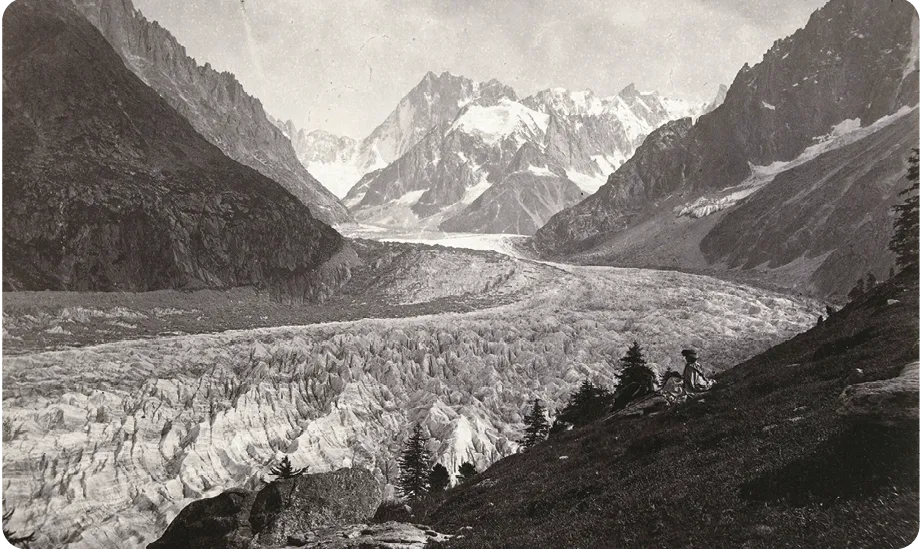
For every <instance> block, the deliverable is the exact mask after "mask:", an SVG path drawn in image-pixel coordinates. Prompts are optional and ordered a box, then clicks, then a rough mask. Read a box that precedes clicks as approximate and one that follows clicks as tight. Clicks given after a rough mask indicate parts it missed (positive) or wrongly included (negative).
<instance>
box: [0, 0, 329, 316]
mask: <svg viewBox="0 0 922 550" xmlns="http://www.w3.org/2000/svg"><path fill="white" fill-rule="evenodd" d="M4 26H5V27H4V30H5V32H4V34H3V55H4V66H3V79H4V96H3V137H4V147H3V180H4V185H3V215H4V224H3V254H4V258H3V259H4V271H3V284H4V288H5V289H32V290H39V289H51V290H153V289H162V288H200V287H210V288H224V287H232V286H241V285H258V286H263V287H279V288H284V290H285V292H286V293H287V294H289V295H292V296H295V297H297V298H314V297H317V294H318V292H320V291H321V287H319V286H318V284H319V283H323V281H322V280H320V279H321V277H318V273H317V271H316V270H317V269H318V268H320V267H321V266H322V264H324V262H326V261H327V260H329V259H330V258H331V257H333V256H334V254H336V253H337V252H338V251H340V250H341V249H342V248H343V243H344V241H343V239H342V237H340V235H339V234H338V233H336V231H334V230H333V229H331V228H330V227H328V226H327V225H325V224H323V223H322V222H320V221H318V220H316V219H315V218H313V216H312V215H311V213H310V211H309V210H308V208H307V207H306V206H304V205H303V204H301V203H300V202H298V201H297V200H296V199H295V197H293V196H292V195H291V194H290V193H289V192H288V191H286V190H285V189H283V188H282V187H281V186H280V185H279V184H277V183H275V182H274V181H272V180H270V179H268V178H266V177H265V176H263V175H261V174H259V173H258V172H256V171H255V170H252V169H250V168H247V167H246V166H243V165H241V164H239V163H237V162H235V161H233V160H231V159H229V158H227V157H226V156H224V154H223V153H222V152H221V151H220V150H219V149H218V148H217V147H215V146H213V145H211V144H209V143H208V142H207V141H205V140H204V139H203V138H202V137H201V136H200V135H199V134H198V133H196V131H195V129H194V128H192V126H191V125H190V124H189V122H188V121H186V120H185V119H184V118H183V117H181V116H179V114H177V112H176V111H175V110H173V108H172V107H170V106H169V105H168V104H167V102H166V101H165V100H163V99H162V98H161V97H160V96H158V95H157V94H156V93H155V92H154V91H153V90H151V89H150V88H148V87H147V86H145V85H144V83H143V82H141V80H139V79H138V78H137V77H136V76H135V75H134V74H132V73H131V71H129V70H128V69H126V68H125V65H124V63H123V62H122V59H121V58H120V57H119V56H118V55H117V54H116V52H115V51H114V50H113V49H112V46H111V45H110V44H109V43H108V42H107V41H106V40H105V39H104V38H103V36H102V35H101V34H100V33H99V31H98V30H97V29H96V28H94V27H93V26H92V25H91V24H90V23H89V22H88V21H87V20H86V19H85V18H84V17H83V16H82V15H80V13H78V12H77V10H76V9H75V8H74V7H73V5H72V4H70V3H67V2H63V1H57V0H22V1H20V2H16V3H15V4H12V5H11V6H10V7H9V8H8V9H7V11H6V12H5V16H4ZM334 271H335V273H333V274H332V276H334V278H341V277H344V276H345V273H343V272H342V270H340V269H336V270H334Z"/></svg>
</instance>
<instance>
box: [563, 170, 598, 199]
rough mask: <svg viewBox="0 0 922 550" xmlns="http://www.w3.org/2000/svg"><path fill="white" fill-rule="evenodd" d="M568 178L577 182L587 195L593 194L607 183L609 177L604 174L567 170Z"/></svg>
mask: <svg viewBox="0 0 922 550" xmlns="http://www.w3.org/2000/svg"><path fill="white" fill-rule="evenodd" d="M567 178H568V179H569V180H570V181H572V182H573V183H575V184H576V186H577V187H579V188H580V189H581V190H582V191H583V192H585V193H586V194H587V195H592V194H594V193H595V192H596V191H598V190H599V188H600V187H602V186H603V185H605V182H606V181H607V178H605V177H602V176H588V175H586V174H582V173H580V172H577V171H575V170H567Z"/></svg>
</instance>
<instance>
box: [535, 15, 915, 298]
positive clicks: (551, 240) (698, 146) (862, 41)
mask: <svg viewBox="0 0 922 550" xmlns="http://www.w3.org/2000/svg"><path fill="white" fill-rule="evenodd" d="M917 36H918V18H917V16H916V14H915V10H914V9H913V8H912V6H911V5H910V4H909V3H908V2H905V1H896V2H891V3H887V4H884V5H878V4H876V3H872V2H867V1H864V0H832V1H830V2H829V3H828V4H826V5H825V6H824V7H823V8H821V9H820V10H818V11H816V12H815V13H814V14H813V15H812V16H811V17H810V20H809V21H808V23H807V25H806V26H805V27H804V28H803V29H801V30H798V31H797V32H795V33H794V34H793V35H791V36H790V37H788V38H785V39H783V40H778V41H777V42H776V43H775V44H774V45H773V46H772V48H771V49H770V50H769V51H768V52H767V53H766V54H765V56H764V57H763V59H762V61H761V62H760V63H758V64H757V65H755V66H754V67H749V66H748V65H746V66H744V67H743V68H742V69H741V70H740V72H739V73H738V74H737V76H736V79H735V80H734V82H733V84H732V85H731V86H730V89H729V90H728V92H727V96H726V100H725V101H724V103H723V104H722V105H721V106H720V107H718V108H717V109H715V110H714V111H713V112H711V113H709V114H706V115H704V116H702V117H700V118H699V119H698V120H697V122H696V123H693V121H692V120H680V121H675V122H672V123H669V124H667V125H665V126H663V127H662V128H660V129H658V130H657V131H656V132H654V133H652V134H651V135H650V136H648V138H647V140H646V141H645V142H644V144H643V145H642V146H641V147H640V148H639V149H638V151H637V152H636V154H635V155H634V157H633V158H631V159H630V160H629V161H628V162H626V163H625V164H624V165H623V166H622V167H621V168H619V169H618V171H616V172H615V173H614V174H612V175H611V176H610V177H609V179H608V182H607V183H606V184H605V185H604V186H603V187H602V188H601V189H599V191H598V192H597V193H595V194H594V195H593V196H591V197H589V198H588V199H586V200H584V201H583V202H581V203H580V204H578V205H577V206H575V207H573V208H570V209H567V210H565V211H563V212H561V213H559V214H558V215H556V216H555V217H554V218H552V219H551V220H550V221H549V222H548V223H547V225H546V226H544V227H542V228H541V229H540V230H539V231H538V232H537V233H536V235H535V239H534V245H535V246H536V248H537V249H538V250H539V251H541V252H542V253H543V254H544V255H546V256H548V257H555V256H561V255H566V253H568V252H569V251H573V250H582V251H593V250H595V249H596V248H597V247H599V246H600V245H603V244H604V243H605V242H606V240H607V239H609V238H612V237H613V236H615V235H616V234H617V233H619V232H623V231H624V230H625V229H630V228H632V227H636V226H638V225H639V224H642V223H643V222H644V221H646V220H648V219H650V218H651V217H652V216H655V215H656V214H657V213H660V212H662V211H665V210H672V209H673V208H675V207H677V206H679V207H681V206H682V204H683V203H684V204H690V203H692V202H694V201H695V200H697V199H700V198H703V197H709V196H711V195H714V194H717V195H722V194H729V193H730V192H731V190H733V189H734V187H735V186H739V185H741V184H745V183H746V182H747V180H749V179H751V178H753V177H755V176H758V170H759V168H760V167H769V166H771V165H773V164H774V163H778V162H789V161H793V160H795V159H796V158H797V157H798V156H800V155H802V154H803V153H804V152H805V150H806V149H807V148H808V147H810V146H813V145H815V142H816V140H817V138H821V137H822V136H827V135H829V134H830V133H835V132H836V131H837V129H841V128H842V126H843V125H846V126H847V125H852V124H855V123H857V124H860V125H861V126H869V125H871V124H872V123H874V122H875V121H877V120H879V119H881V118H882V117H885V116H887V115H891V114H893V113H896V112H898V111H899V110H900V109H901V108H904V107H908V106H913V105H916V104H917V103H918V75H919V72H918V39H917ZM911 131H912V130H911ZM914 131H915V132H917V130H914ZM909 135H911V134H909ZM767 194H768V193H766V194H763V197H764V196H765V195H767ZM749 199H750V202H751V203H752V204H753V205H754V206H755V205H756V199H757V197H750V198H749ZM770 204H771V206H766V208H774V209H779V208H782V207H783V206H784V203H783V202H777V201H776V202H773V203H770ZM877 204H879V201H875V203H874V206H873V208H874V209H875V212H876V213H879V212H882V211H883V210H881V209H877ZM850 207H851V208H852V209H854V210H855V219H856V224H857V222H858V220H861V219H862V218H863V216H864V215H865V214H867V212H864V211H863V210H862V209H863V208H864V205H863V204H852V205H851V206H850ZM773 215H775V216H780V215H782V211H779V210H775V211H774V214H773ZM875 215H877V214H875ZM823 227H824V228H825V229H831V226H829V225H824V226H823ZM733 232H734V230H733V229H728V231H727V234H732V233H733ZM784 237H785V240H788V237H790V234H786V235H784ZM814 237H815V235H814V236H812V237H810V238H809V239H804V241H805V243H797V242H792V246H794V247H798V246H800V247H801V248H800V249H799V250H798V252H802V253H807V252H809V251H810V249H811V247H812V246H813V245H814V243H813V242H811V241H812V239H813V238H814ZM795 241H796V239H795ZM694 244H695V243H694V242H692V243H691V246H692V247H693V246H694ZM838 244H839V245H842V244H844V242H843V241H839V243H838ZM737 246H738V247H739V248H752V247H753V243H752V242H750V241H749V240H746V239H745V237H744V238H740V239H739V240H738V244H737ZM721 256H722V254H714V253H713V250H712V251H711V252H710V253H709V258H708V259H709V261H710V262H716V261H717V259H718V258H719V257H721ZM780 259H781V258H772V262H773V263H777V262H779V261H780ZM660 261H663V260H662V259H660ZM651 265H655V263H651ZM822 290H824V291H829V290H830V288H829V287H828V286H827V287H825V288H823V289H822ZM835 290H838V289H835Z"/></svg>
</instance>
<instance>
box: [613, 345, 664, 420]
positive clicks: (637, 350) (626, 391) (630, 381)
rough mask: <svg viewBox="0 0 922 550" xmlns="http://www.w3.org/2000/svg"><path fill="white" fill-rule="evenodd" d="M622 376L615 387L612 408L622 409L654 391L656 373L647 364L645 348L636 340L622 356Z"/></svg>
mask: <svg viewBox="0 0 922 550" xmlns="http://www.w3.org/2000/svg"><path fill="white" fill-rule="evenodd" d="M621 365H622V369H621V377H620V379H619V380H618V387H617V388H616V389H615V395H614V399H613V400H612V409H613V410H616V411H617V410H621V409H623V408H624V407H626V406H627V405H628V403H630V402H631V401H633V400H635V399H637V398H638V397H642V396H644V395H648V394H650V393H653V391H654V383H655V381H656V373H655V372H653V369H651V368H650V367H649V366H648V365H647V360H646V359H644V356H643V348H641V347H640V344H638V343H637V341H636V340H635V341H634V343H633V344H631V347H629V348H628V350H627V354H625V356H624V357H622V358H621Z"/></svg>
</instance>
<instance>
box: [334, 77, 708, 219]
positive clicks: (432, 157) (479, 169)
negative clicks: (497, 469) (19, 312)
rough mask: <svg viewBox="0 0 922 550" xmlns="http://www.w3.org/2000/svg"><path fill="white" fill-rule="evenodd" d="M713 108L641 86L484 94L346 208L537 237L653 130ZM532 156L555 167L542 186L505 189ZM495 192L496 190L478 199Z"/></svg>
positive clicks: (371, 180) (359, 214)
mask: <svg viewBox="0 0 922 550" xmlns="http://www.w3.org/2000/svg"><path fill="white" fill-rule="evenodd" d="M510 95H511V94H510ZM704 107H705V106H704V105H701V106H700V107H694V106H689V105H688V104H685V103H683V102H677V101H671V100H667V99H665V98H662V97H660V96H659V95H657V94H655V93H641V92H638V91H637V90H636V89H635V88H634V86H633V85H632V86H628V87H627V88H625V89H624V90H622V92H621V93H620V94H619V95H618V96H614V97H612V98H603V99H600V98H597V97H596V96H595V95H594V94H592V92H589V91H584V92H570V91H567V90H564V89H559V88H558V89H553V90H546V91H544V92H540V93H538V94H536V95H535V96H532V97H530V98H527V99H524V100H522V101H516V100H515V97H514V95H511V97H509V96H504V97H501V98H499V99H498V100H497V101H493V100H492V99H490V100H485V99H484V98H480V99H477V100H475V101H472V102H471V103H469V104H468V105H466V106H465V107H464V108H463V109H461V110H460V112H459V113H458V116H457V117H456V118H455V119H454V120H452V121H451V123H450V124H447V123H446V124H442V125H439V126H437V127H435V128H433V129H432V130H431V131H430V132H429V133H428V134H426V136H425V137H424V138H423V139H422V140H421V141H420V142H419V143H417V144H416V145H415V146H414V147H412V148H411V149H410V150H409V151H408V152H407V153H406V154H404V155H403V156H401V157H400V158H399V159H397V160H396V161H394V162H393V163H391V164H390V165H388V166H386V167H385V168H383V169H381V170H377V171H374V172H371V173H369V174H366V175H365V176H364V177H363V178H362V179H361V180H360V181H359V182H358V183H357V184H356V185H355V187H353V188H352V189H351V190H350V191H349V194H348V195H347V196H346V198H345V203H346V204H347V205H348V206H349V208H350V210H351V211H352V212H353V213H354V214H355V216H356V218H357V219H359V220H361V221H364V222H367V223H372V224H377V225H391V226H395V225H396V226H422V227H428V228H433V229H434V228H436V227H438V228H441V229H444V230H450V231H474V232H489V231H495V230H497V228H502V227H504V228H506V231H526V232H527V233H529V234H530V233H532V232H534V230H535V228H536V227H538V226H540V225H542V224H543V223H544V222H545V221H546V220H547V219H548V218H549V216H551V215H553V214H554V213H556V212H557V211H559V210H560V209H561V208H565V207H567V206H571V205H572V204H575V202H576V200H578V199H579V198H581V196H583V194H585V193H589V192H592V191H595V190H596V189H597V188H598V186H599V181H600V178H603V177H604V175H605V174H607V173H609V172H611V171H612V170H614V169H615V168H616V167H617V166H619V165H620V164H621V163H622V162H624V159H626V158H628V157H630V156H631V154H632V153H633V152H634V149H635V148H636V147H637V145H638V144H639V143H640V142H641V141H642V140H643V138H644V136H646V135H647V133H648V132H650V131H651V130H652V129H653V128H655V127H656V126H658V125H659V124H661V123H662V122H665V121H667V120H670V119H672V118H676V117H678V116H686V115H688V114H695V113H697V112H699V111H700V110H701V109H703V108H704ZM523 154H525V155H527V156H528V157H529V158H531V159H533V160H534V163H533V167H534V168H548V167H553V168H554V169H553V170H550V169H549V171H550V173H548V171H543V172H540V173H539V174H538V175H541V176H543V179H540V180H535V179H534V178H531V177H530V176H529V178H530V179H531V180H532V182H533V185H529V184H528V183H526V181H525V179H526V178H524V177H523V176H524V174H522V173H519V174H518V175H517V176H516V177H515V178H514V180H515V181H514V182H511V183H510V185H508V186H506V189H511V188H513V187H515V188H517V189H518V191H516V192H514V193H509V192H505V193H504V192H502V190H501V189H500V187H499V186H502V185H503V184H504V182H505V181H506V180H507V178H509V177H510V176H512V174H514V173H517V172H522V170H523V169H525V171H526V172H527V171H528V170H527V168H528V167H527V166H519V165H518V163H517V162H515V159H516V158H517V157H520V156H522V155H523ZM532 175H535V174H534V173H533V174H532ZM491 187H497V188H496V189H495V190H494V191H493V192H492V193H490V194H488V195H485V196H484V198H483V199H482V200H477V199H478V197H480V196H481V195H483V194H484V191H486V190H487V189H490V188H491ZM580 188H581V189H582V193H577V190H578V189H580ZM522 193H525V196H523V195H522ZM537 204H542V205H543V206H542V207H540V208H536V205H537ZM479 210H482V211H479ZM526 220H527V221H526Z"/></svg>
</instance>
